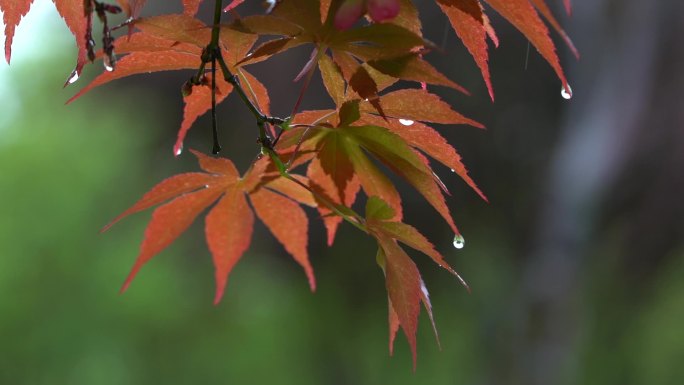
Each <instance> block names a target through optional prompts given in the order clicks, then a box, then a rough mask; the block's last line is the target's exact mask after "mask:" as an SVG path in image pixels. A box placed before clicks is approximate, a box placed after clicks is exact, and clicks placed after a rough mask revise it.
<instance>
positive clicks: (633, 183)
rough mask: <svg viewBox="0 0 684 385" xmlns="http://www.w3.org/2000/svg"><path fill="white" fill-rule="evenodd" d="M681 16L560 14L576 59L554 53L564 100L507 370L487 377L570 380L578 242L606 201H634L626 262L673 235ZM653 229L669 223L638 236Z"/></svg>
mask: <svg viewBox="0 0 684 385" xmlns="http://www.w3.org/2000/svg"><path fill="white" fill-rule="evenodd" d="M683 15H684V6H682V2H680V1H678V0H665V1H642V0H596V1H575V2H574V13H573V16H572V18H571V19H570V21H569V22H566V23H565V24H566V25H567V26H568V30H569V33H570V36H572V38H573V40H574V41H575V43H576V45H577V46H578V47H579V49H580V51H581V54H582V58H581V60H580V61H579V62H575V61H573V60H570V59H569V58H568V59H567V60H565V63H566V68H567V69H568V75H569V76H568V78H569V79H570V82H571V84H572V85H573V86H575V89H574V91H575V92H574V98H573V100H572V101H571V102H569V104H570V105H569V108H568V110H567V117H566V119H565V121H564V123H563V125H562V128H561V130H562V134H561V136H560V139H559V141H558V143H557V147H556V149H555V151H554V155H553V159H552V162H551V163H550V164H549V167H548V176H547V180H546V182H545V186H544V187H543V189H542V192H541V195H540V197H539V198H540V199H539V201H540V202H541V205H540V207H539V215H538V220H537V223H536V231H534V233H535V234H536V235H535V238H534V240H533V244H532V248H531V251H530V254H529V255H528V257H527V258H525V266H524V267H523V268H522V269H523V274H522V281H523V283H522V285H523V287H522V289H521V291H520V293H519V302H518V303H516V304H514V305H515V307H516V308H515V309H513V311H514V314H515V315H516V317H515V319H516V322H517V324H516V325H515V342H516V345H517V346H515V347H514V348H513V349H512V351H513V352H515V356H514V357H511V359H512V362H513V363H514V367H515V369H514V371H515V372H514V373H513V376H514V377H515V380H514V381H511V379H510V378H508V379H504V378H499V379H497V382H498V383H512V382H513V383H519V384H527V385H535V384H539V385H550V384H570V383H578V380H579V378H578V371H579V366H578V363H579V353H578V349H577V348H578V343H577V341H576V339H577V337H578V336H579V331H580V329H583V328H580V325H579V323H580V319H581V318H582V316H581V311H582V309H583V304H582V303H580V300H581V298H586V296H584V297H583V296H582V295H581V294H582V293H581V290H582V282H583V281H582V278H583V277H582V275H581V274H580V273H581V272H582V271H583V264H584V263H585V259H586V257H587V256H588V255H589V253H590V252H592V250H588V247H587V246H588V245H589V241H590V240H591V239H596V237H598V236H600V235H601V232H600V230H601V229H600V226H601V224H602V223H605V222H606V221H607V220H610V218H607V216H609V215H610V212H609V211H610V210H609V208H610V207H611V205H615V200H616V199H617V200H623V201H626V202H628V203H629V204H630V205H636V207H637V209H635V210H633V211H634V212H631V213H630V218H633V221H632V226H633V229H632V231H631V232H630V234H628V237H634V238H633V239H631V240H630V239H626V240H625V242H629V244H628V245H629V246H628V247H625V253H624V254H623V255H621V261H622V262H621V263H624V264H625V266H624V267H626V269H627V270H629V269H630V266H631V267H633V268H641V267H642V265H643V264H647V265H648V264H651V265H653V264H654V263H655V261H657V260H658V259H659V257H661V256H662V255H664V253H665V251H666V250H667V249H668V247H672V245H673V244H676V243H679V242H681V239H682V236H684V234H682V231H681V229H682V228H683V226H682V218H684V215H682V212H683V209H682V205H681V204H680V205H679V206H678V207H671V206H666V205H668V204H669V202H673V201H674V202H678V201H679V202H681V197H682V196H684V189H683V188H682V186H683V185H684V180H683V175H684V173H682V167H681V166H682V164H684V130H683V128H684V104H683V103H682V100H684V99H683V98H682V96H681V93H682V90H684V78H683V77H684V76H683V75H682V71H681V68H684V46H682V44H681V37H682V36H684V23H682V21H683V20H684V19H682V17H683ZM560 51H561V52H562V51H563V50H562V49H561V50H560ZM644 160H647V161H646V162H644ZM636 166H642V167H640V168H635V167H636ZM674 194H680V195H679V197H680V198H679V199H676V198H675V197H676V196H677V195H674ZM617 207H618V209H619V208H620V205H619V204H618V205H617ZM661 228H663V229H665V228H669V229H674V230H673V231H670V232H668V233H667V234H666V236H665V237H663V236H662V235H657V236H656V237H655V238H654V237H650V236H649V237H641V238H640V237H639V235H640V234H643V233H648V232H649V231H653V232H656V231H660V229H661ZM649 235H650V234H649ZM649 242H650V243H654V242H655V243H657V244H656V245H651V244H648V243H649ZM626 245H627V244H626ZM668 245H669V246H668ZM632 246H636V248H632ZM654 247H657V249H654ZM630 250H640V251H641V252H642V254H639V255H635V254H634V253H633V252H631V251H630ZM649 250H651V252H648V251H649ZM643 252H646V254H645V255H644V254H643ZM630 261H632V262H635V261H639V263H638V264H636V265H635V264H634V263H632V264H630ZM623 273H625V271H622V272H616V274H623ZM634 276H636V274H635V275H634ZM643 278H644V277H641V279H643Z"/></svg>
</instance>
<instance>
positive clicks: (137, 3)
mask: <svg viewBox="0 0 684 385" xmlns="http://www.w3.org/2000/svg"><path fill="white" fill-rule="evenodd" d="M184 1H185V0H184ZM117 2H118V3H119V5H121V9H123V11H124V12H125V13H126V15H128V17H131V18H133V19H135V18H137V17H138V16H139V15H140V11H142V9H143V7H144V6H145V3H146V2H147V0H117Z"/></svg>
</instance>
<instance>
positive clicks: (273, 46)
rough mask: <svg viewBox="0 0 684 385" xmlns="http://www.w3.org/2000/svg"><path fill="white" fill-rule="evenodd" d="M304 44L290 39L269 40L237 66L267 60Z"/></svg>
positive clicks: (298, 40)
mask: <svg viewBox="0 0 684 385" xmlns="http://www.w3.org/2000/svg"><path fill="white" fill-rule="evenodd" d="M304 43H306V42H305V41H301V40H300V39H295V38H291V37H284V38H280V39H275V40H270V41H267V42H265V43H263V44H261V45H260V46H258V47H257V48H256V49H255V50H254V51H252V52H251V53H250V54H248V55H247V56H245V58H244V59H242V60H241V61H239V62H238V63H237V64H241V63H246V62H249V63H256V62H257V61H261V60H265V59H268V58H269V57H271V56H273V55H275V54H277V53H280V52H283V51H287V50H288V49H290V48H294V47H297V46H299V45H302V44H304Z"/></svg>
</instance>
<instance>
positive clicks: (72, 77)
mask: <svg viewBox="0 0 684 385" xmlns="http://www.w3.org/2000/svg"><path fill="white" fill-rule="evenodd" d="M79 76H80V74H79V73H78V70H74V71H73V72H72V73H71V75H69V78H68V79H67V84H74V83H76V81H77V80H78V77H79Z"/></svg>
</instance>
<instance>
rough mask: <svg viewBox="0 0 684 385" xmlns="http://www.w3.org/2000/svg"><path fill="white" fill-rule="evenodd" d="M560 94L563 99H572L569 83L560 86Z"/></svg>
mask: <svg viewBox="0 0 684 385" xmlns="http://www.w3.org/2000/svg"><path fill="white" fill-rule="evenodd" d="M561 96H562V97H563V99H565V100H570V99H572V88H571V87H570V84H568V85H567V88H566V87H561Z"/></svg>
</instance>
